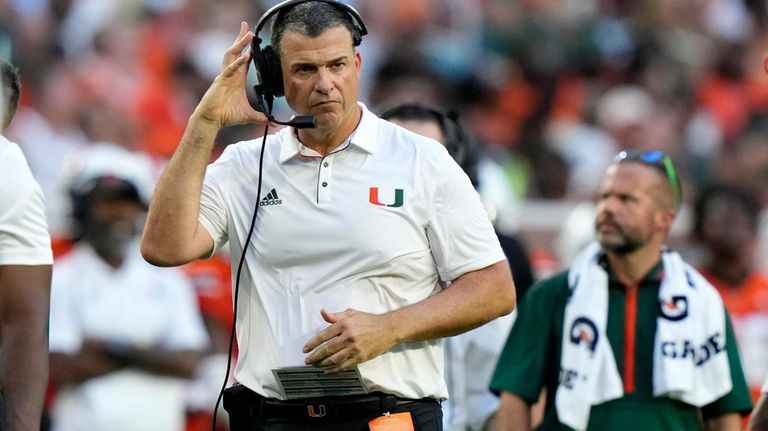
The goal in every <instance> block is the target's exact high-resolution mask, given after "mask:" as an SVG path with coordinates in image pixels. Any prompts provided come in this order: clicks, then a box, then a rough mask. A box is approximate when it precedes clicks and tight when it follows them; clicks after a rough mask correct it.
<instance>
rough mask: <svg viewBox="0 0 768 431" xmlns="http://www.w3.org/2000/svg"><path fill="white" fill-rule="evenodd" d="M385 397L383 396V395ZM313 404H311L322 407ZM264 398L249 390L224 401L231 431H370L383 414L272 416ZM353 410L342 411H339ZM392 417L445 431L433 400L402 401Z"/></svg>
mask: <svg viewBox="0 0 768 431" xmlns="http://www.w3.org/2000/svg"><path fill="white" fill-rule="evenodd" d="M382 395H383V394H382ZM323 402H324V401H323V400H313V401H312V402H311V403H309V404H318V403H323ZM262 405H263V398H262V397H260V396H258V395H256V394H253V393H252V392H250V391H248V390H244V391H243V393H240V394H238V395H236V398H234V399H233V397H232V396H231V394H230V398H229V400H227V398H226V397H225V402H224V407H225V409H226V410H227V411H228V412H229V419H230V428H231V431H316V430H321V431H322V430H325V431H368V429H369V428H368V422H370V421H371V420H373V419H376V418H377V417H379V416H381V415H382V413H383V412H370V413H367V414H364V415H360V414H354V415H353V416H354V417H351V418H347V417H344V415H342V414H340V415H338V416H336V417H332V418H321V419H314V418H307V417H299V415H272V414H270V413H269V412H268V411H267V410H265V409H262V408H261V406H262ZM342 410H344V411H348V410H350V409H339V411H342ZM387 410H388V411H389V412H390V413H404V412H410V414H411V418H412V419H413V426H414V430H415V431H442V429H443V411H442V408H441V407H440V403H439V402H438V401H436V400H433V399H423V400H413V401H410V400H409V401H406V402H405V403H404V402H403V400H400V401H399V402H398V405H397V406H396V407H393V408H387Z"/></svg>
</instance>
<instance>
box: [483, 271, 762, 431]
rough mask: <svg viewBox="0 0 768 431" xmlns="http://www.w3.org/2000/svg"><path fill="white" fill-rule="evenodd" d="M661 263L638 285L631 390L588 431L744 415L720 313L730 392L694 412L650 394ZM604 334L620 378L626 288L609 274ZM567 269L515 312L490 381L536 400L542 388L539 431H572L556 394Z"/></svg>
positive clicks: (597, 410) (739, 375)
mask: <svg viewBox="0 0 768 431" xmlns="http://www.w3.org/2000/svg"><path fill="white" fill-rule="evenodd" d="M660 269H661V263H659V264H658V265H657V266H656V268H654V270H652V271H651V272H650V273H649V274H648V275H647V276H646V277H645V278H644V279H643V280H642V281H641V282H640V284H639V286H637V318H636V319H637V320H636V326H635V327H636V331H635V349H634V375H635V379H634V392H632V393H625V394H624V396H623V397H621V398H619V399H616V400H612V401H608V402H605V403H603V404H599V405H596V406H593V407H592V410H591V411H590V417H589V425H588V428H587V429H588V431H606V430H620V431H634V430H637V431H641V430H642V431H691V430H700V429H702V424H701V418H702V417H703V418H705V419H706V418H711V417H716V416H719V415H722V414H725V413H730V412H738V413H741V414H748V413H749V411H750V410H751V409H752V400H751V398H750V394H749V389H748V387H747V383H746V380H745V378H744V372H743V370H742V367H741V362H740V359H739V354H738V350H737V348H736V342H735V338H734V334H733V328H732V327H731V320H730V316H728V314H727V313H726V350H727V353H728V360H729V363H730V366H731V378H732V380H733V389H732V390H731V392H730V393H728V394H727V395H725V396H723V397H722V398H720V399H719V400H717V401H715V402H713V403H711V404H709V405H707V406H704V407H703V408H701V409H699V408H696V407H694V406H691V405H688V404H685V403H683V402H681V401H676V400H673V399H670V398H654V397H653V388H652V381H653V377H652V376H653V374H652V371H653V370H652V365H653V346H654V335H655V333H656V319H657V317H658V316H659V313H660V306H659V301H658V296H659V286H660V277H659V274H660ZM609 280H610V281H609V289H608V292H609V293H608V320H607V328H606V333H607V336H608V341H609V342H610V343H611V349H612V350H613V353H614V357H615V358H616V366H617V368H618V371H619V374H620V375H621V377H622V380H623V379H624V376H625V370H624V368H625V363H626V362H625V361H624V341H625V340H624V338H625V336H624V329H625V310H626V307H625V301H626V288H625V286H624V285H622V284H621V283H619V282H618V281H617V280H616V279H615V278H613V277H610V275H609ZM568 294H569V288H568V277H567V272H564V273H561V274H558V275H557V276H555V277H552V278H550V279H547V280H543V281H541V282H540V283H538V284H536V285H535V286H534V287H532V288H531V289H530V290H529V292H528V293H527V294H526V297H525V298H523V301H522V302H521V303H520V306H519V308H518V316H517V320H516V321H515V325H514V327H513V328H512V332H511V333H510V335H509V338H508V340H507V343H506V345H505V347H504V350H503V352H502V354H501V356H500V357H499V362H498V365H497V367H496V371H495V373H494V375H493V378H492V379H491V385H490V387H491V390H492V391H494V392H497V393H498V392H502V391H503V392H510V393H514V394H516V395H518V396H519V397H521V398H523V399H524V400H526V401H528V402H529V403H535V402H536V401H537V400H538V399H539V394H540V393H541V390H542V388H543V387H546V388H547V397H546V407H545V412H544V420H543V422H542V424H541V425H540V426H539V427H538V428H537V429H538V430H570V429H571V428H570V427H567V426H565V425H563V424H561V423H560V422H559V421H558V420H557V413H556V411H555V390H556V388H557V384H558V374H559V370H560V354H561V343H562V338H563V319H564V313H565V303H566V300H567V299H568Z"/></svg>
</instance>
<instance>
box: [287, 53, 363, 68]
mask: <svg viewBox="0 0 768 431" xmlns="http://www.w3.org/2000/svg"><path fill="white" fill-rule="evenodd" d="M348 58H349V56H348V55H341V56H339V57H336V58H332V59H330V60H328V61H325V62H322V63H315V62H313V61H308V60H297V61H295V62H293V63H291V67H293V68H295V67H307V66H310V67H316V66H318V65H326V64H335V63H339V62H342V61H346V60H347V59H348Z"/></svg>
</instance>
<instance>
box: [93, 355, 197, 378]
mask: <svg viewBox="0 0 768 431" xmlns="http://www.w3.org/2000/svg"><path fill="white" fill-rule="evenodd" d="M108 352H109V354H110V355H111V356H112V357H113V358H114V359H115V361H117V362H118V363H120V364H122V365H124V366H127V367H136V368H141V369H143V370H146V371H148V372H150V373H155V374H161V375H167V376H174V377H181V378H185V379H191V378H193V377H194V376H195V373H196V371H197V366H198V364H199V363H200V358H201V357H202V354H201V353H200V352H196V351H191V350H183V351H168V350H158V349H140V348H126V349H119V350H118V351H114V350H113V351H110V350H109V349H108Z"/></svg>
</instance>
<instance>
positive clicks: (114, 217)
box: [50, 144, 208, 431]
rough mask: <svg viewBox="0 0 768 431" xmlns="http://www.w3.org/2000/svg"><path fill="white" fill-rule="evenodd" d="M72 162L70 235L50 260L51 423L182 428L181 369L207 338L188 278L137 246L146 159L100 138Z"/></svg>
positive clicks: (191, 366)
mask: <svg viewBox="0 0 768 431" xmlns="http://www.w3.org/2000/svg"><path fill="white" fill-rule="evenodd" d="M73 163H75V166H74V168H73V170H72V171H71V173H70V175H71V177H70V179H69V180H68V182H67V184H68V185H69V190H70V193H71V200H72V213H73V237H74V238H75V239H76V240H77V242H76V244H75V246H74V248H73V250H72V251H71V252H70V253H69V254H67V255H65V256H64V257H62V258H61V259H60V260H59V261H57V264H56V268H55V270H54V274H53V283H52V294H51V329H50V331H51V333H50V350H51V356H50V362H51V377H52V382H53V384H54V385H55V388H56V390H57V392H56V395H55V398H54V400H53V405H52V409H51V420H52V425H53V428H52V429H53V430H55V431H76V430H102V431H109V430H123V429H131V430H157V431H181V430H183V429H184V419H185V404H184V402H185V399H184V392H185V382H184V380H182V379H188V378H191V377H193V376H194V375H195V372H196V370H197V366H198V362H199V359H200V355H201V352H202V351H203V349H204V348H205V347H206V344H207V342H208V338H207V334H206V332H205V327H204V326H203V322H202V320H201V318H200V313H199V310H198V306H197V303H196V301H195V295H194V291H193V287H192V285H191V283H190V282H189V280H188V279H187V278H186V277H185V276H183V274H181V273H180V272H178V270H175V269H161V268H156V267H153V266H151V265H149V264H147V263H146V262H145V261H144V260H143V259H142V258H141V254H140V253H139V248H138V239H139V236H138V235H139V231H140V228H141V223H142V221H143V216H144V213H145V211H146V205H147V202H148V199H149V195H150V193H151V183H152V180H151V178H152V176H151V170H150V166H148V165H147V163H148V161H147V160H146V159H145V158H143V157H141V156H140V155H138V154H135V153H131V152H129V151H127V150H125V149H123V148H121V147H118V146H115V145H111V144H98V145H96V146H94V147H93V148H92V149H90V150H89V151H88V152H86V153H85V154H84V155H83V157H82V159H77V160H76V161H75V162H73Z"/></svg>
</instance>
